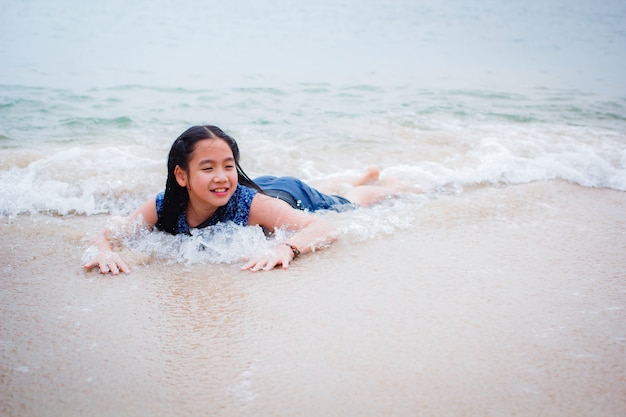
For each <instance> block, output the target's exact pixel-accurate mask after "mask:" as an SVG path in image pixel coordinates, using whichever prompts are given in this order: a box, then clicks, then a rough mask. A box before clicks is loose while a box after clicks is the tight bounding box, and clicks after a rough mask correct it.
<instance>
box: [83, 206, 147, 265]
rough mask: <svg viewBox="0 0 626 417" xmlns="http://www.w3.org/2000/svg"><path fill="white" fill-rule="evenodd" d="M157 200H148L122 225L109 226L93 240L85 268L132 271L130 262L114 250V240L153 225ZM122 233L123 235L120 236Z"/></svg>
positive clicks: (86, 255)
mask: <svg viewBox="0 0 626 417" xmlns="http://www.w3.org/2000/svg"><path fill="white" fill-rule="evenodd" d="M157 220H158V218H157V211H156V201H155V200H149V201H146V202H145V203H144V204H143V205H142V206H140V207H139V208H138V209H137V210H135V211H134V212H133V213H132V214H131V215H130V216H128V217H127V218H126V219H125V220H124V222H123V224H121V225H120V227H118V228H115V230H113V229H111V228H110V227H107V228H106V229H104V230H103V231H102V232H101V233H100V234H99V235H98V236H97V237H96V238H95V239H94V240H93V242H92V246H91V247H90V248H89V249H87V252H86V254H85V257H86V258H87V261H86V262H85V264H84V265H83V268H85V269H92V268H94V267H96V266H97V267H98V269H100V273H102V274H108V273H109V272H110V273H111V274H113V275H117V274H119V273H120V272H130V268H129V266H128V263H127V262H126V261H125V260H124V259H123V258H122V257H121V256H120V255H119V253H118V252H114V251H113V247H112V241H113V240H115V239H119V238H120V237H124V236H130V235H132V234H133V233H136V232H137V231H138V230H139V229H140V228H141V227H146V226H147V227H153V226H154V225H155V224H156V222H157ZM120 235H122V236H120Z"/></svg>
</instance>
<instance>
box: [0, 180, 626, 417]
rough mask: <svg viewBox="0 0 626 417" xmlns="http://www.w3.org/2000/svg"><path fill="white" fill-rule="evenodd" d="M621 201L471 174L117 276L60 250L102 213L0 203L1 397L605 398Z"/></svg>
mask: <svg viewBox="0 0 626 417" xmlns="http://www.w3.org/2000/svg"><path fill="white" fill-rule="evenodd" d="M625 207H626V199H625V198H624V194H623V193H621V192H616V191H608V190H585V189H582V188H580V187H577V186H572V185H567V184H562V183H544V184H539V183H537V184H532V185H522V186H515V187H507V188H503V189H499V190H494V189H491V188H484V189H480V190H475V191H473V192H469V193H465V194H464V195H462V196H450V197H445V198H442V199H440V200H438V201H435V202H432V203H430V204H429V205H426V206H424V207H422V208H420V209H419V210H418V211H419V212H418V214H417V215H416V221H415V222H416V223H415V224H414V225H413V226H412V227H410V228H407V229H405V230H395V231H394V232H393V233H391V234H387V235H383V236H380V237H378V238H376V239H368V240H365V241H359V240H355V239H352V238H350V237H349V236H344V238H343V239H341V240H340V241H339V242H338V243H337V245H336V246H335V247H333V248H332V249H329V250H326V251H322V252H321V253H317V254H315V256H307V257H303V258H302V259H300V260H299V262H297V263H296V264H294V265H293V267H292V268H291V269H290V270H289V271H287V272H285V271H280V270H277V271H274V272H271V273H266V274H252V273H245V272H239V271H238V268H237V266H236V265H235V266H233V265H227V264H222V265H207V264H204V265H203V264H195V265H184V264H171V263H169V262H168V261H167V260H163V259H154V258H149V257H145V256H142V255H140V254H135V258H134V261H135V262H136V264H135V266H134V270H133V272H132V273H131V274H130V275H123V276H120V277H116V278H112V277H101V276H99V275H98V274H97V273H95V272H94V273H89V274H84V273H83V272H81V271H80V270H79V268H76V265H77V264H78V263H79V260H80V259H79V258H80V253H78V252H77V251H76V250H74V245H75V241H76V240H77V239H78V240H79V239H80V235H81V233H82V232H83V230H85V229H90V228H95V226H94V225H92V224H91V223H93V222H92V221H91V220H95V223H102V221H104V220H105V219H104V218H101V219H99V220H98V219H91V220H90V219H87V218H84V217H81V216H79V217H64V218H46V217H41V216H38V215H37V216H35V217H33V218H27V217H22V216H21V217H19V218H17V219H15V221H13V222H6V221H5V222H4V223H3V224H2V229H3V230H2V233H3V235H4V236H7V238H6V239H4V241H3V243H2V250H3V252H4V253H5V254H7V255H8V258H5V260H4V267H3V276H4V278H3V280H2V291H1V294H2V297H3V299H2V306H3V307H2V316H3V336H2V346H3V347H2V376H3V379H2V381H3V387H4V388H3V390H5V391H4V392H5V393H6V394H7V395H3V397H4V398H5V400H4V401H3V406H2V409H1V411H2V412H3V413H4V414H8V415H37V414H41V413H45V414H46V415H78V414H80V415H137V414H151V415H172V414H174V415H196V414H198V413H204V412H207V410H208V411H209V412H210V413H211V415H259V414H274V413H280V414H284V415H302V414H305V415H312V416H314V415H328V414H333V415H355V414H358V415H364V416H369V415H372V416H374V415H381V414H385V415H415V414H419V415H476V414H486V415H502V414H513V413H515V414H518V415H528V416H531V415H537V414H541V413H547V414H550V415H554V416H561V415H562V416H568V415H579V414H585V415H598V416H606V415H620V414H621V413H622V412H623V411H624V409H625V407H626V403H624V396H623V395H622V394H623V392H624V390H625V389H626V386H625V385H624V381H625V377H626V368H624V363H623V360H622V359H623V357H624V354H625V353H626V352H625V346H626V345H625V341H626V326H625V323H626V321H625V320H626V316H625V315H624V311H626V310H625V308H626V305H625V302H624V300H625V298H624V295H625V293H626V287H625V282H626V281H625V280H624V278H625V276H624V271H625V270H626V264H625V263H624V258H623V253H624V250H625V249H626V224H624V220H623V216H622V213H623V210H624V208H625ZM33 222H34V223H35V224H36V225H37V226H38V227H37V230H38V231H37V232H35V230H34V228H33ZM29 234H36V235H37V237H38V238H39V239H40V240H39V241H38V242H36V240H35V239H32V238H29Z"/></svg>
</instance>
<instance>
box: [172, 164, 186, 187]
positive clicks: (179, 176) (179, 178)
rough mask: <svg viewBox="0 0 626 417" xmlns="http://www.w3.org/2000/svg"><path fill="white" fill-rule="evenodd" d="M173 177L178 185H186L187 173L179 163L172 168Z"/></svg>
mask: <svg viewBox="0 0 626 417" xmlns="http://www.w3.org/2000/svg"><path fill="white" fill-rule="evenodd" d="M174 177H176V182H177V183H178V185H180V186H181V187H183V188H185V187H187V173H186V172H185V170H184V169H182V168H181V167H180V165H176V168H174Z"/></svg>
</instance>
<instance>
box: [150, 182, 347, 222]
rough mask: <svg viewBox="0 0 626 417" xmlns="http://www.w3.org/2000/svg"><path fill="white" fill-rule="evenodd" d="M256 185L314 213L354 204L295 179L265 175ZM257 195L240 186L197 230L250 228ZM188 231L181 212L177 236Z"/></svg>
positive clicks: (159, 202)
mask: <svg viewBox="0 0 626 417" xmlns="http://www.w3.org/2000/svg"><path fill="white" fill-rule="evenodd" d="M254 182H255V183H256V184H257V185H258V186H259V187H260V188H261V189H262V190H263V193H264V194H267V195H269V196H270V197H275V198H279V199H281V200H283V201H285V202H287V203H288V204H289V205H291V206H292V207H293V208H295V209H299V210H306V211H311V212H314V211H318V210H336V211H339V210H341V209H343V208H348V207H352V203H351V202H350V201H349V200H347V199H345V198H343V197H339V196H334V195H326V194H324V193H321V192H319V191H318V190H316V189H315V188H312V187H310V186H309V185H307V184H306V183H304V182H302V181H301V180H299V179H297V178H294V177H272V176H263V177H259V178H257V179H255V180H254ZM256 193H257V191H256V190H255V189H252V188H249V187H246V186H243V185H240V184H239V185H237V189H236V190H235V193H234V194H233V196H232V197H231V198H230V200H228V203H226V205H224V206H222V207H219V208H218V209H217V211H216V212H215V213H214V214H213V215H212V216H211V217H209V218H208V219H206V220H205V221H204V222H202V224H200V225H198V227H197V228H198V229H201V228H204V227H209V226H214V225H216V224H218V223H226V222H233V223H235V224H237V225H240V226H247V225H248V217H250V206H251V205H252V200H253V199H254V196H255V195H256ZM164 196H165V192H161V193H159V194H157V196H156V210H157V215H158V216H159V218H160V217H161V215H162V213H163V198H164ZM189 229H190V228H189V224H188V223H187V213H186V211H182V212H181V213H180V214H179V215H178V222H177V224H176V233H177V234H178V233H185V234H189Z"/></svg>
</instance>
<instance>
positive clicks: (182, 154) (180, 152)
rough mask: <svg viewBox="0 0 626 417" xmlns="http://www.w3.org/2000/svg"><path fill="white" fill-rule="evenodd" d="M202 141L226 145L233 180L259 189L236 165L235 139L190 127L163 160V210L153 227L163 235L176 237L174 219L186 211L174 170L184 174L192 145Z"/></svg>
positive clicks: (186, 194) (211, 128)
mask: <svg viewBox="0 0 626 417" xmlns="http://www.w3.org/2000/svg"><path fill="white" fill-rule="evenodd" d="M205 139H221V140H223V141H224V142H226V143H227V144H228V146H229V147H230V149H231V151H232V152H233V158H235V166H236V167H237V177H238V181H239V184H241V185H244V186H247V187H250V188H254V189H256V190H257V191H259V190H260V189H259V187H258V186H257V185H256V184H255V183H254V181H252V180H251V179H250V177H248V175H247V174H246V173H245V172H244V171H243V169H242V168H241V166H240V165H239V147H238V146H237V142H236V141H235V139H233V138H232V137H230V136H229V135H227V134H226V133H224V131H222V129H220V128H219V127H217V126H211V125H204V126H192V127H190V128H189V129H187V130H185V131H184V132H183V133H182V134H181V135H180V136H179V137H178V138H177V139H176V140H175V141H174V143H173V144H172V148H171V149H170V153H169V156H168V159H167V180H166V182H165V195H164V197H163V207H162V209H161V213H160V214H161V215H160V216H159V219H158V221H157V224H156V227H157V228H158V229H160V230H163V231H165V232H168V233H171V234H176V226H177V223H178V217H179V216H180V214H181V213H182V212H184V211H185V210H186V209H187V203H188V201H189V192H188V191H187V188H185V187H181V186H180V185H179V184H178V182H177V181H176V176H175V175H174V170H175V168H176V166H177V165H178V166H180V167H181V168H182V169H183V170H184V171H186V172H188V170H189V161H190V160H191V158H192V155H193V152H194V150H195V148H196V144H197V143H198V142H200V141H201V140H205Z"/></svg>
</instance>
